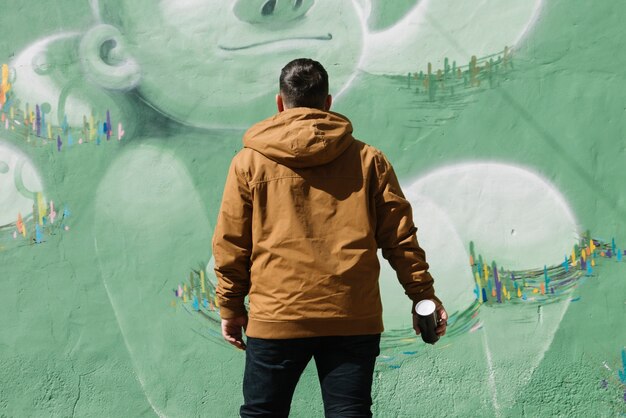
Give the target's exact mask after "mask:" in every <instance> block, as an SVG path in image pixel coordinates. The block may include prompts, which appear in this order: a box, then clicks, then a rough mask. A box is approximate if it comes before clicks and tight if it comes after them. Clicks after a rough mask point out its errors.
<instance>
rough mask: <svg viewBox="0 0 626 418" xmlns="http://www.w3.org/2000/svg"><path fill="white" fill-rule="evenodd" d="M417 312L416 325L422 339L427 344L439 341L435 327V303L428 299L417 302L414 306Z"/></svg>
mask: <svg viewBox="0 0 626 418" xmlns="http://www.w3.org/2000/svg"><path fill="white" fill-rule="evenodd" d="M415 313H416V314H417V326H419V328H420V334H421V336H422V340H424V342H425V343H427V344H435V343H436V342H437V341H439V336H438V335H437V332H436V331H435V329H436V328H437V322H438V321H437V319H438V318H437V305H435V302H433V301H432V300H430V299H426V300H423V301H421V302H418V303H417V305H416V306H415Z"/></svg>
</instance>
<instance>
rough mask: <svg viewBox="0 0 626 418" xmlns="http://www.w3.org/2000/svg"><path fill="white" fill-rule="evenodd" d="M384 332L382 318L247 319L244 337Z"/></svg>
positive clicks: (293, 336) (319, 335)
mask: <svg viewBox="0 0 626 418" xmlns="http://www.w3.org/2000/svg"><path fill="white" fill-rule="evenodd" d="M383 331H384V327H383V320H382V316H379V317H368V318H325V319H306V320H299V321H263V320H259V319H255V318H248V326H247V328H246V335H247V336H248V337H253V338H267V339H285V338H306V337H326V336H337V335H369V334H380V333H382V332H383Z"/></svg>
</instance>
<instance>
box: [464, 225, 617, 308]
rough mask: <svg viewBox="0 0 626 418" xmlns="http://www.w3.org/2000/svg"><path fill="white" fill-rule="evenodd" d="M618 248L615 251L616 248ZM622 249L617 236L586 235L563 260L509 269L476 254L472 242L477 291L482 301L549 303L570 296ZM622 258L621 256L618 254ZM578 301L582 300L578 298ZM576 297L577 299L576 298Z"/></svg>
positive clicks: (472, 265)
mask: <svg viewBox="0 0 626 418" xmlns="http://www.w3.org/2000/svg"><path fill="white" fill-rule="evenodd" d="M613 248H615V250H613ZM617 251H619V254H621V250H618V249H617V247H616V245H615V239H613V240H612V242H611V243H610V244H608V243H605V242H602V241H600V240H597V239H591V238H589V234H588V233H587V235H586V236H585V237H583V238H582V239H581V241H580V244H577V245H575V246H574V248H572V252H571V254H569V255H567V256H565V258H564V261H563V263H561V264H557V265H553V266H547V265H544V266H543V268H541V269H535V270H519V271H510V270H505V269H504V268H503V267H502V266H500V267H498V265H497V263H496V262H495V261H492V262H491V263H490V264H489V263H488V262H487V261H485V260H483V257H482V255H478V256H476V253H475V249H474V244H473V242H472V243H470V265H471V267H472V272H473V276H474V281H475V289H474V294H475V296H476V300H477V301H479V302H480V303H481V304H488V305H491V304H501V303H504V302H508V303H529V302H534V303H545V302H549V301H554V300H560V299H564V298H566V297H569V295H570V294H571V292H572V291H573V290H574V289H575V288H576V286H577V285H578V283H579V282H580V280H581V279H583V278H584V277H590V276H592V275H593V272H594V268H595V266H596V260H599V259H603V258H604V259H607V258H612V257H613V254H615V252H617ZM616 259H617V261H621V257H616ZM575 300H578V299H575ZM575 300H574V301H575Z"/></svg>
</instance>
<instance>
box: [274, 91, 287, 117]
mask: <svg viewBox="0 0 626 418" xmlns="http://www.w3.org/2000/svg"><path fill="white" fill-rule="evenodd" d="M276 107H277V108H278V112H279V113H280V112H282V111H283V110H285V104H284V103H283V96H281V95H280V94H277V95H276Z"/></svg>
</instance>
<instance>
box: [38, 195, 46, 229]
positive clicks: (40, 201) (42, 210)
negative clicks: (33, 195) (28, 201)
mask: <svg viewBox="0 0 626 418" xmlns="http://www.w3.org/2000/svg"><path fill="white" fill-rule="evenodd" d="M37 212H38V214H39V219H37V222H38V223H39V225H43V218H44V217H45V216H46V215H47V214H48V207H47V206H46V203H45V202H44V200H43V194H41V192H37Z"/></svg>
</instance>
